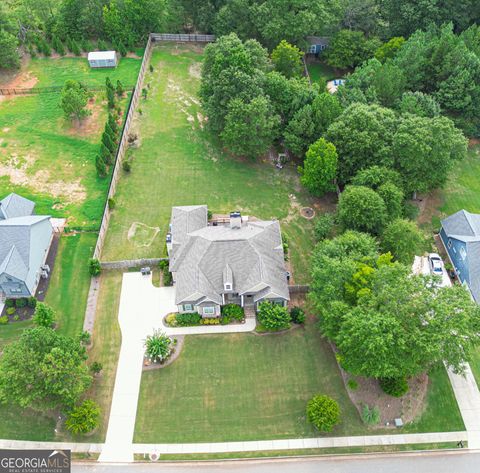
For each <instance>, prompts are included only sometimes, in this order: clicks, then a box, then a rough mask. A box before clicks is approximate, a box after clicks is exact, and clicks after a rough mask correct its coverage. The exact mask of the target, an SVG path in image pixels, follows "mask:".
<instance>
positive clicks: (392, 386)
mask: <svg viewBox="0 0 480 473" xmlns="http://www.w3.org/2000/svg"><path fill="white" fill-rule="evenodd" d="M378 382H379V383H380V387H381V388H382V390H383V392H385V393H386V394H388V395H390V396H393V397H402V396H403V395H405V394H406V393H407V392H408V389H409V387H408V383H407V378H405V376H401V377H399V378H380V379H379V380H378Z"/></svg>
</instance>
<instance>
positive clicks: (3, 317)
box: [0, 315, 8, 325]
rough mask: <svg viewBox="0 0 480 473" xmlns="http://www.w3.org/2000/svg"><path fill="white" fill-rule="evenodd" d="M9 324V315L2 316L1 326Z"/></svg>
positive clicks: (0, 319) (0, 318)
mask: <svg viewBox="0 0 480 473" xmlns="http://www.w3.org/2000/svg"><path fill="white" fill-rule="evenodd" d="M7 324H8V316H7V315H2V316H1V317H0V325H7Z"/></svg>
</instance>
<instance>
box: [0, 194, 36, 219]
mask: <svg viewBox="0 0 480 473" xmlns="http://www.w3.org/2000/svg"><path fill="white" fill-rule="evenodd" d="M34 208H35V203H34V202H32V201H31V200H28V199H25V197H22V196H20V195H18V194H14V193H12V194H8V195H7V197H5V198H3V199H2V200H0V220H5V219H7V218H14V217H25V216H26V215H32V214H33V210H34Z"/></svg>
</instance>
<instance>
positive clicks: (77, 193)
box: [0, 154, 87, 202]
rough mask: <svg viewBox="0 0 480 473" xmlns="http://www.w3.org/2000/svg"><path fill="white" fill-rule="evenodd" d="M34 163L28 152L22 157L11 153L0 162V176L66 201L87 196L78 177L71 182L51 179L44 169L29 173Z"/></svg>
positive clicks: (77, 199) (77, 200)
mask: <svg viewBox="0 0 480 473" xmlns="http://www.w3.org/2000/svg"><path fill="white" fill-rule="evenodd" d="M34 163H35V158H34V157H33V156H32V155H30V154H27V155H26V156H22V157H20V156H18V155H17V154H11V155H10V157H9V158H6V159H5V160H2V162H0V176H7V177H8V178H9V179H10V182H11V183H12V184H14V185H18V186H27V187H30V188H32V189H35V190H36V191H37V192H41V193H44V194H49V195H51V196H53V197H63V198H64V199H65V200H67V201H68V202H83V201H84V200H85V199H86V198H87V193H86V191H85V188H84V187H83V186H82V185H81V183H80V179H77V180H76V181H73V182H64V181H52V180H51V179H50V177H51V176H50V173H49V171H46V170H40V171H37V172H36V173H35V174H29V173H28V170H29V168H30V167H32V165H33V164H34Z"/></svg>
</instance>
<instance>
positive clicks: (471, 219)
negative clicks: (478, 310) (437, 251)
mask: <svg viewBox="0 0 480 473" xmlns="http://www.w3.org/2000/svg"><path fill="white" fill-rule="evenodd" d="M442 227H443V229H444V230H445V233H446V234H447V236H448V237H449V238H455V239H456V240H460V241H463V242H465V244H466V246H467V257H468V260H467V261H468V273H469V279H470V284H469V287H470V291H471V292H472V295H473V297H474V298H475V300H476V301H477V302H479V303H480V215H479V214H472V213H470V212H467V211H466V210H460V211H458V212H456V213H454V214H453V215H450V216H449V217H447V218H445V219H443V220H442Z"/></svg>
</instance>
